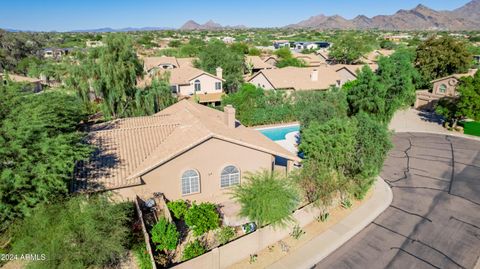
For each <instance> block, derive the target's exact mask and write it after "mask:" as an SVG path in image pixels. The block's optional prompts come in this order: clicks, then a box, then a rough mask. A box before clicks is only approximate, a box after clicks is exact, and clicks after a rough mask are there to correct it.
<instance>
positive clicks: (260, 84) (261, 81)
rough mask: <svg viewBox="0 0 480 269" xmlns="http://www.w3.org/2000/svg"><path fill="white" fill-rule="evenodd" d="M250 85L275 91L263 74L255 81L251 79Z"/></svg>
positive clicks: (256, 77)
mask: <svg viewBox="0 0 480 269" xmlns="http://www.w3.org/2000/svg"><path fill="white" fill-rule="evenodd" d="M249 83H251V84H253V85H255V86H258V87H262V88H263V89H265V90H273V89H274V88H273V86H272V84H270V82H269V81H268V80H267V78H266V77H265V76H264V75H263V74H258V75H257V76H255V77H254V78H253V79H251V80H250V81H249Z"/></svg>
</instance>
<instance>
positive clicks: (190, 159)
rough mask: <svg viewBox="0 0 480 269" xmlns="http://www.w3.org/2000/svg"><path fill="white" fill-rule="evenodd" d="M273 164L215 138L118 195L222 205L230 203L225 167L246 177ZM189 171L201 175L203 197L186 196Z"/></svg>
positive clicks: (268, 157)
mask: <svg viewBox="0 0 480 269" xmlns="http://www.w3.org/2000/svg"><path fill="white" fill-rule="evenodd" d="M273 160H274V158H273V157H272V155H270V154H268V153H264V152H261V151H257V150H254V149H250V148H247V147H244V146H240V145H236V144H233V143H230V142H225V141H223V140H220V139H216V138H212V139H210V140H208V141H206V142H204V143H202V144H200V145H198V146H197V147H195V148H193V149H191V150H189V151H187V152H185V153H184V154H182V155H180V156H178V157H176V158H174V159H172V160H171V161H169V162H167V163H165V164H163V165H161V166H160V167H158V168H156V169H154V170H152V171H151V172H149V173H147V174H146V175H144V176H143V177H142V180H143V181H144V182H145V185H142V186H137V187H132V188H128V189H120V190H118V191H117V192H119V193H120V194H121V195H122V196H127V197H128V198H130V197H132V196H134V195H135V194H137V195H139V196H140V197H142V196H146V197H149V196H151V195H152V194H153V193H154V192H162V193H164V194H165V197H166V198H167V199H169V200H176V199H185V200H187V199H188V200H191V201H194V200H195V201H199V202H201V201H210V202H214V203H222V202H225V201H228V200H229V198H230V196H229V195H228V192H229V191H230V190H231V189H228V188H227V189H222V188H221V187H220V174H221V171H222V170H223V168H224V167H225V166H227V165H235V166H236V167H237V168H238V169H239V170H240V174H241V177H243V176H244V175H245V173H246V172H256V171H259V170H261V169H271V168H272V162H273ZM189 169H195V170H197V171H198V173H199V174H200V193H197V194H191V195H185V196H183V195H182V189H181V176H182V174H183V172H185V171H186V170H189Z"/></svg>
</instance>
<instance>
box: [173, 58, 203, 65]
mask: <svg viewBox="0 0 480 269" xmlns="http://www.w3.org/2000/svg"><path fill="white" fill-rule="evenodd" d="M197 59H198V58H177V62H178V64H179V65H180V67H194V66H193V62H194V61H195V60H197Z"/></svg>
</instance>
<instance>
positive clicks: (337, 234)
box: [268, 178, 393, 269]
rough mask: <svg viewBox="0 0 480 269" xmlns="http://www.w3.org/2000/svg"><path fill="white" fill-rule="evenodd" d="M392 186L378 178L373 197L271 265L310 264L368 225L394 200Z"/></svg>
mask: <svg viewBox="0 0 480 269" xmlns="http://www.w3.org/2000/svg"><path fill="white" fill-rule="evenodd" d="M392 198H393V196H392V190H391V189H390V187H389V186H388V185H387V184H386V183H385V181H383V179H381V178H378V180H377V182H376V183H375V185H374V190H373V194H372V197H371V198H370V199H368V200H367V201H366V202H365V203H363V204H362V205H361V206H360V207H359V208H358V209H356V210H355V211H353V212H352V213H351V214H350V215H348V216H347V217H346V218H344V219H343V220H341V221H340V222H339V223H337V224H335V225H334V226H332V227H331V228H330V229H328V230H327V231H325V232H324V233H322V234H321V235H319V236H318V237H315V238H314V239H312V240H311V241H310V242H308V243H306V244H305V245H303V246H302V247H300V248H299V249H297V250H295V251H294V252H291V253H289V255H287V256H285V257H283V258H282V259H280V260H279V261H277V262H276V263H274V264H272V265H270V266H269V267H268V268H272V269H290V268H311V267H312V266H314V265H315V263H316V262H318V261H319V260H321V259H323V258H325V257H326V256H328V255H329V254H330V253H332V252H333V251H335V249H337V248H339V247H340V246H341V245H343V244H344V243H345V242H347V241H348V240H349V239H350V238H352V237H353V236H354V235H355V234H357V233H358V232H360V231H361V230H362V229H363V228H365V227H366V226H367V225H368V224H369V223H370V222H372V221H373V220H374V219H375V218H376V217H377V216H378V215H380V214H381V213H382V212H383V211H384V210H385V209H386V208H387V207H388V206H389V205H390V203H391V202H392Z"/></svg>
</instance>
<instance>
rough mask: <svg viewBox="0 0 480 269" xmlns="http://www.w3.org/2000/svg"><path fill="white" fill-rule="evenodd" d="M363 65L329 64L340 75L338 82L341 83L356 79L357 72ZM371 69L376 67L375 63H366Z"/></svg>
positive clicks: (374, 69)
mask: <svg viewBox="0 0 480 269" xmlns="http://www.w3.org/2000/svg"><path fill="white" fill-rule="evenodd" d="M364 66H365V65H362V64H335V65H331V67H332V68H334V69H335V71H336V72H337V74H338V75H339V76H340V84H341V85H343V84H345V83H347V82H349V81H352V80H355V79H357V74H358V72H360V70H361V69H362V68H363V67H364ZM368 66H369V67H370V69H372V71H376V70H377V69H378V65H377V64H370V65H368Z"/></svg>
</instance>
